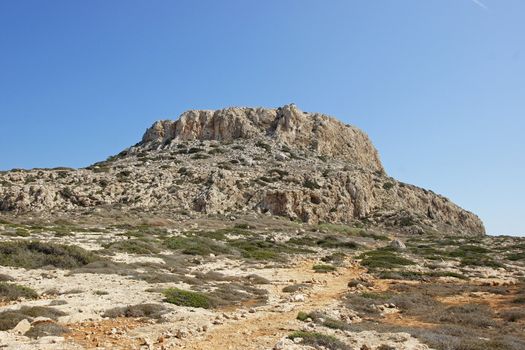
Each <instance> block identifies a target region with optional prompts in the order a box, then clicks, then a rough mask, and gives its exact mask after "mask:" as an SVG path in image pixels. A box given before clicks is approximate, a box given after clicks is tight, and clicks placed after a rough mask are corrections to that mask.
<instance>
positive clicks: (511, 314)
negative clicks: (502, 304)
mask: <svg viewBox="0 0 525 350" xmlns="http://www.w3.org/2000/svg"><path fill="white" fill-rule="evenodd" d="M500 316H501V318H503V319H504V320H505V321H507V322H517V321H520V320H525V310H522V309H511V310H505V311H503V312H501V313H500Z"/></svg>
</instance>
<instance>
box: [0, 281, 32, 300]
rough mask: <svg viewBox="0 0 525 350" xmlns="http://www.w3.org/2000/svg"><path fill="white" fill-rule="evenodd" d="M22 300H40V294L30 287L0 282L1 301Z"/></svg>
mask: <svg viewBox="0 0 525 350" xmlns="http://www.w3.org/2000/svg"><path fill="white" fill-rule="evenodd" d="M20 298H25V299H36V298H38V293H37V292H35V291H34V290H33V289H31V288H29V287H25V286H21V285H18V284H14V283H6V282H0V300H3V301H12V300H17V299H20Z"/></svg>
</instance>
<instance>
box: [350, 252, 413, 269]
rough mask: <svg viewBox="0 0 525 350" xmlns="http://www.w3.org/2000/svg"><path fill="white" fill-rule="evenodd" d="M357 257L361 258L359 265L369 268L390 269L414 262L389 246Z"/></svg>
mask: <svg viewBox="0 0 525 350" xmlns="http://www.w3.org/2000/svg"><path fill="white" fill-rule="evenodd" d="M357 258H358V259H362V260H361V265H363V266H366V267H368V268H370V269H378V268H380V269H392V268H396V267H400V266H406V265H414V264H415V262H413V261H412V260H409V259H406V258H404V257H401V256H399V255H398V254H397V253H396V251H395V250H394V249H392V248H389V247H387V248H378V249H376V250H371V251H368V252H364V253H363V254H361V255H359V256H358V257H357Z"/></svg>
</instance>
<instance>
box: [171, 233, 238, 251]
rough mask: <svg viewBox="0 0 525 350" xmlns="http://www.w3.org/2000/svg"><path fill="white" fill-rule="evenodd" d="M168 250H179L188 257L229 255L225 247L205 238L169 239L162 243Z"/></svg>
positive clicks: (181, 237) (180, 237)
mask: <svg viewBox="0 0 525 350" xmlns="http://www.w3.org/2000/svg"><path fill="white" fill-rule="evenodd" d="M164 245H165V246H166V247H167V248H169V249H176V250H181V251H182V253H183V254H188V255H210V254H216V255H217V254H228V253H231V249H229V248H228V247H227V246H226V245H224V244H222V243H220V242H217V241H215V240H213V239H210V238H206V237H195V236H192V237H183V236H179V237H171V238H168V239H166V240H165V241H164Z"/></svg>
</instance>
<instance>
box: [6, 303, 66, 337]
mask: <svg viewBox="0 0 525 350" xmlns="http://www.w3.org/2000/svg"><path fill="white" fill-rule="evenodd" d="M65 315H66V314H65V313H64V312H62V311H59V310H57V309H54V308H50V307H45V306H33V307H29V306H22V307H21V308H20V309H18V310H9V311H4V312H0V331H6V330H9V329H12V328H14V327H15V326H16V325H17V324H18V322H20V321H22V320H23V319H29V321H31V320H33V319H34V318H36V317H39V316H42V317H47V318H51V319H53V320H56V319H57V318H58V317H60V316H65Z"/></svg>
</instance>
